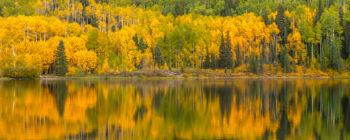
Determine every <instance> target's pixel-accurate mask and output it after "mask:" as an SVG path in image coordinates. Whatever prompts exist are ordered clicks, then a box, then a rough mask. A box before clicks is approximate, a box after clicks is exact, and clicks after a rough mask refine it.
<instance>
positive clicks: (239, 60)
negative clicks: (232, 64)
mask: <svg viewBox="0 0 350 140" xmlns="http://www.w3.org/2000/svg"><path fill="white" fill-rule="evenodd" d="M241 61H242V60H241V50H240V47H239V43H237V49H236V67H237V66H239V65H241V63H242V62H241Z"/></svg>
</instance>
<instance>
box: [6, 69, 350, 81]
mask: <svg viewBox="0 0 350 140" xmlns="http://www.w3.org/2000/svg"><path fill="white" fill-rule="evenodd" d="M11 79H14V80H25V79H28V78H18V79H16V78H8V77H2V76H0V80H11ZM29 79H37V80H38V79H39V80H75V79H81V80H84V79H86V80H91V79H99V80H113V79H350V73H349V72H344V73H334V72H330V73H317V72H314V73H280V72H278V73H273V72H266V73H264V74H253V73H247V72H234V73H231V72H227V73H225V72H224V71H222V70H221V71H196V70H192V71H191V70H189V71H184V72H180V71H177V70H174V71H170V70H139V71H132V72H122V73H119V74H110V75H102V74H86V75H78V76H56V75H40V76H39V77H35V78H29Z"/></svg>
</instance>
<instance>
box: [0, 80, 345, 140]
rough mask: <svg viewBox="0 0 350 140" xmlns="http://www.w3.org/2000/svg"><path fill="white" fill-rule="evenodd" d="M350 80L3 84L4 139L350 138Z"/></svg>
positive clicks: (0, 128) (0, 132)
mask: <svg viewBox="0 0 350 140" xmlns="http://www.w3.org/2000/svg"><path fill="white" fill-rule="evenodd" d="M349 100H350V80H340V79H333V80H332V79H323V80H311V79H285V80H282V79H265V80H258V79H256V80H254V79H235V80H218V79H207V80H67V81H58V80H57V81H56V80H55V81H50V80H49V81H45V80H42V81H39V80H38V81H15V80H12V81H0V105H1V107H0V138H6V139H8V138H10V139H11V138H12V139H13V138H16V139H32V138H36V139H60V138H78V139H94V138H97V139H141V138H146V139H164V138H166V139H172V138H180V139H203V138H205V139H223V138H229V139H231V138H235V139H350V101H349Z"/></svg>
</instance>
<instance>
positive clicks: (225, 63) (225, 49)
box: [219, 32, 233, 68]
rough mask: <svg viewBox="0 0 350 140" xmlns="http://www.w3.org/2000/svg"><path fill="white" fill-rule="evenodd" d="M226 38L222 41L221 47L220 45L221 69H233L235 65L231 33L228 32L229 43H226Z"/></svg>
mask: <svg viewBox="0 0 350 140" xmlns="http://www.w3.org/2000/svg"><path fill="white" fill-rule="evenodd" d="M223 38H224V37H222V39H221V45H220V60H219V64H220V68H231V67H232V64H233V59H232V56H233V53H232V47H231V43H230V36H229V32H227V41H226V43H225V42H224V39H223Z"/></svg>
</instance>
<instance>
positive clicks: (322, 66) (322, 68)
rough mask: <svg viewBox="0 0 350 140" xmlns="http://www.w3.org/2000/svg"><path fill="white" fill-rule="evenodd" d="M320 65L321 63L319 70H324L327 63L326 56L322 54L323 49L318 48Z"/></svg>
mask: <svg viewBox="0 0 350 140" xmlns="http://www.w3.org/2000/svg"><path fill="white" fill-rule="evenodd" d="M320 65H321V70H322V71H326V70H327V64H326V58H325V56H324V51H323V49H322V48H321V49H320Z"/></svg>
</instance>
